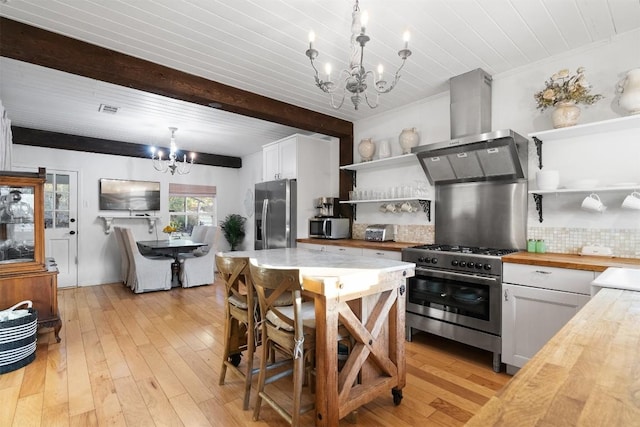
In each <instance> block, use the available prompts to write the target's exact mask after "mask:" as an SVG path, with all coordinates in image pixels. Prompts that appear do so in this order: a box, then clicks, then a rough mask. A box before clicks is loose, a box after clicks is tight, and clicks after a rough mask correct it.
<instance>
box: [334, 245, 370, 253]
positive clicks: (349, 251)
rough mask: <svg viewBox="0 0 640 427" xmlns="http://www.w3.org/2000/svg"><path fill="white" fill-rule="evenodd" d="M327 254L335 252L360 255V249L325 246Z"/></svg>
mask: <svg viewBox="0 0 640 427" xmlns="http://www.w3.org/2000/svg"><path fill="white" fill-rule="evenodd" d="M325 248H326V251H327V252H336V253H341V254H350V255H362V248H352V247H350V246H335V245H326V246H325Z"/></svg>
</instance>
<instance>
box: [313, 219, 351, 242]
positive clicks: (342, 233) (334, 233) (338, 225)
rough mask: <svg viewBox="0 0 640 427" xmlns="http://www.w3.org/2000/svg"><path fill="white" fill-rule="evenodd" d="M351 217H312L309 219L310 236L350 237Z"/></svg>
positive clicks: (327, 237)
mask: <svg viewBox="0 0 640 427" xmlns="http://www.w3.org/2000/svg"><path fill="white" fill-rule="evenodd" d="M350 236H351V233H350V231H349V218H329V217H321V218H318V217H316V218H311V219H310V220H309V237H311V238H319V239H348V238H349V237H350Z"/></svg>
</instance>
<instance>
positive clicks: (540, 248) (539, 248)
mask: <svg viewBox="0 0 640 427" xmlns="http://www.w3.org/2000/svg"><path fill="white" fill-rule="evenodd" d="M546 251H547V245H546V244H545V243H544V240H536V252H537V253H539V254H543V253H545V252H546Z"/></svg>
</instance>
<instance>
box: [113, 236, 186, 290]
mask: <svg viewBox="0 0 640 427" xmlns="http://www.w3.org/2000/svg"><path fill="white" fill-rule="evenodd" d="M121 233H122V236H123V240H124V243H125V249H126V250H127V255H128V256H129V276H128V279H127V285H128V286H129V287H130V288H131V290H132V291H133V292H135V293H141V292H149V291H160V290H169V289H171V264H172V263H173V259H172V258H167V257H165V256H154V257H150V256H144V255H142V254H141V253H140V250H139V249H138V245H137V244H136V241H135V239H134V237H133V233H132V232H131V230H130V229H129V228H124V227H123V228H121Z"/></svg>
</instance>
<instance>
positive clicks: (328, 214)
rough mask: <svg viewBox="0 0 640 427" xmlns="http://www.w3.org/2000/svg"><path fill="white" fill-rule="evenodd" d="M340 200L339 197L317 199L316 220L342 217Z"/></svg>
mask: <svg viewBox="0 0 640 427" xmlns="http://www.w3.org/2000/svg"><path fill="white" fill-rule="evenodd" d="M339 200H340V199H338V198H337V197H318V198H317V199H315V201H316V206H315V207H316V211H317V212H316V218H334V217H338V216H340V215H339V212H340V202H339Z"/></svg>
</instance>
